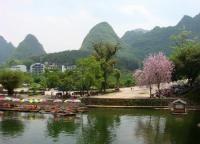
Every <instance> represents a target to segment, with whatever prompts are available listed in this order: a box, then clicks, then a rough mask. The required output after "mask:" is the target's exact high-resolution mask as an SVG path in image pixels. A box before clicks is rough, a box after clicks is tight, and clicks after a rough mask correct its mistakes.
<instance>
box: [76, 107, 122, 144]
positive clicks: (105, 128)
mask: <svg viewBox="0 0 200 144" xmlns="http://www.w3.org/2000/svg"><path fill="white" fill-rule="evenodd" d="M83 120H84V121H83V123H82V126H81V130H80V136H79V138H78V141H77V143H78V144H88V143H90V144H110V143H111V142H112V141H113V140H114V139H115V137H116V134H115V128H116V127H117V126H118V125H119V124H120V118H119V116H118V115H116V114H112V112H111V111H105V110H104V111H95V113H90V115H88V116H87V117H86V119H83Z"/></svg>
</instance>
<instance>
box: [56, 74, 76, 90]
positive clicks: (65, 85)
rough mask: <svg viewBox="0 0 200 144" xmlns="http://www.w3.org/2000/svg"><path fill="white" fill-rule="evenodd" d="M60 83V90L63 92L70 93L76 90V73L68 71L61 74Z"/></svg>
mask: <svg viewBox="0 0 200 144" xmlns="http://www.w3.org/2000/svg"><path fill="white" fill-rule="evenodd" d="M59 78H60V82H59V86H58V88H59V90H61V91H70V90H73V89H75V82H74V78H75V76H74V71H72V70H67V71H65V72H64V73H60V75H59Z"/></svg>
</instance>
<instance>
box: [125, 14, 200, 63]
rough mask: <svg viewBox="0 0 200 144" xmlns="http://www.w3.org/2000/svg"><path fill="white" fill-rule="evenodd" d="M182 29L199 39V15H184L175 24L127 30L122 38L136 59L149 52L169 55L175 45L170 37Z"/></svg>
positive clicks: (145, 55) (143, 56) (141, 58)
mask: <svg viewBox="0 0 200 144" xmlns="http://www.w3.org/2000/svg"><path fill="white" fill-rule="evenodd" d="M182 31H190V32H191V33H192V37H194V38H197V39H199V37H200V15H197V16H195V17H193V18H192V17H189V16H184V17H183V18H182V19H181V21H180V22H179V23H178V24H177V25H176V26H169V27H163V28H162V27H155V28H154V29H152V30H150V31H144V30H134V31H128V32H126V33H125V34H124V36H123V37H122V40H123V41H124V42H125V43H126V44H127V45H129V47H130V49H131V51H132V54H133V53H134V55H135V57H136V58H137V59H140V60H143V59H144V58H145V57H147V56H148V55H149V54H150V53H157V52H163V53H164V54H165V55H167V56H169V55H170V54H171V52H172V51H173V49H171V47H172V46H174V45H175V42H174V41H173V40H172V39H170V37H171V36H172V35H176V34H178V33H180V32H182ZM183 36H184V35H183ZM132 57H133V56H132Z"/></svg>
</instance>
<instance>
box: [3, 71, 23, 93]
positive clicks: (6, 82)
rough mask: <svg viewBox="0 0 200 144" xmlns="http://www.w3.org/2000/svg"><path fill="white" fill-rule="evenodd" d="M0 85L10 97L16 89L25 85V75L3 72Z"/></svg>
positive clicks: (15, 72)
mask: <svg viewBox="0 0 200 144" xmlns="http://www.w3.org/2000/svg"><path fill="white" fill-rule="evenodd" d="M0 83H1V84H2V85H3V87H4V88H5V89H6V90H7V91H8V94H9V95H13V93H14V89H15V88H18V87H19V86H20V85H21V84H22V83H23V73H22V72H19V71H11V70H4V71H1V72H0Z"/></svg>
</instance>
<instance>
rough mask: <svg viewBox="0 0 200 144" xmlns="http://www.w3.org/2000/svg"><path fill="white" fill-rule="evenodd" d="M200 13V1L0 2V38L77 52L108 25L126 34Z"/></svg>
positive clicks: (51, 50)
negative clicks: (88, 36)
mask: <svg viewBox="0 0 200 144" xmlns="http://www.w3.org/2000/svg"><path fill="white" fill-rule="evenodd" d="M198 13H200V0H165V1H164V0H0V35H2V36H3V37H4V38H5V39H6V40H7V41H11V42H12V43H13V44H14V45H15V46H17V45H18V44H19V42H20V41H22V40H23V39H24V37H25V36H26V35H27V34H28V33H31V34H34V35H35V36H36V37H37V38H38V39H39V41H40V42H41V43H42V44H43V46H44V48H45V50H46V51H47V52H56V51H63V50H71V49H79V48H80V46H81V43H82V41H83V39H84V37H85V36H86V34H87V33H88V32H89V30H90V29H91V28H92V27H93V26H94V25H95V24H97V23H99V22H102V21H107V22H108V23H109V24H111V25H112V27H113V28H114V30H115V31H116V32H117V34H118V35H119V36H120V37H121V36H122V35H123V34H124V33H125V32H126V31H127V30H133V29H136V28H144V29H152V28H153V27H154V26H157V25H158V26H169V25H176V23H177V22H178V21H179V20H180V19H181V18H182V17H183V15H190V16H195V15H196V14H198Z"/></svg>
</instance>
